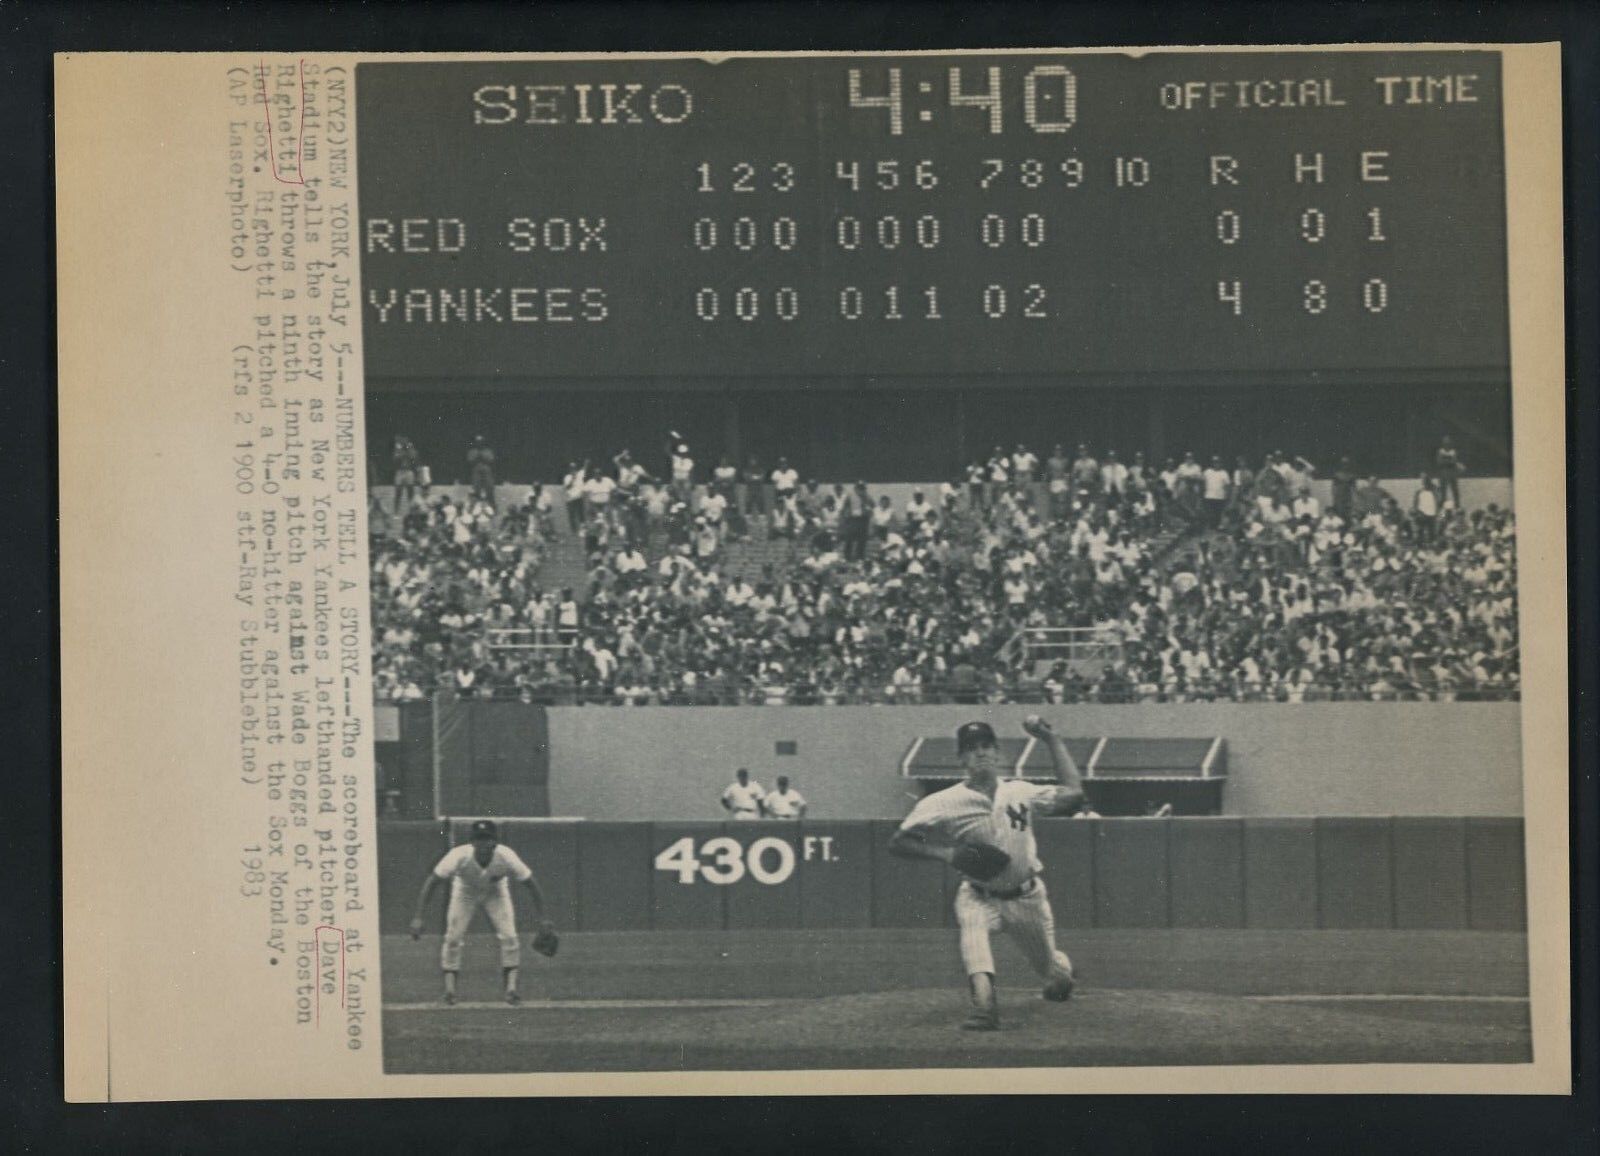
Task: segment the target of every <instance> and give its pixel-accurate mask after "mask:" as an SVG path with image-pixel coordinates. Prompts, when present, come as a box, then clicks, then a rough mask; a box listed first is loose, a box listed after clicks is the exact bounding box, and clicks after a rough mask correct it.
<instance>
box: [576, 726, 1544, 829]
mask: <svg viewBox="0 0 1600 1156" xmlns="http://www.w3.org/2000/svg"><path fill="white" fill-rule="evenodd" d="M1030 709H1038V708H1023V707H1014V706H1013V707H968V706H832V707H826V706H823V707H798V706H797V707H553V708H550V709H549V741H550V767H551V771H550V803H551V813H552V814H555V815H572V816H582V817H584V818H588V819H604V820H638V819H657V820H685V821H693V820H706V819H711V818H715V817H716V816H717V815H718V814H719V806H718V802H717V800H718V798H719V797H720V796H721V793H722V789H723V788H724V787H725V786H727V784H728V782H729V781H730V780H731V779H732V778H733V772H734V770H735V769H737V768H738V767H741V766H742V767H748V768H749V769H750V772H751V774H752V775H754V776H755V778H756V779H757V780H759V781H760V782H761V783H762V784H763V785H765V786H767V787H768V788H770V787H771V786H772V783H773V779H774V778H775V777H776V776H777V775H779V774H787V775H789V776H790V778H791V779H792V780H793V781H794V783H795V784H796V786H797V787H798V788H799V789H800V791H801V793H802V794H804V795H805V796H806V798H807V799H808V800H809V802H810V804H811V811H810V815H811V817H812V818H814V819H857V818H890V817H895V818H898V817H899V816H902V815H904V814H905V813H906V811H908V810H909V809H910V806H911V802H912V797H914V796H916V795H917V794H919V793H920V792H919V787H920V784H918V783H915V782H908V781H907V780H905V779H903V778H901V777H900V774H899V770H898V768H899V765H900V760H901V758H902V757H903V756H904V754H905V752H906V749H907V748H908V747H909V746H910V745H911V742H912V741H913V740H914V739H916V738H917V737H918V736H920V735H945V734H951V733H953V732H954V731H955V728H956V727H957V726H958V725H960V724H961V723H962V722H964V721H966V720H967V719H969V718H973V717H986V718H989V719H991V720H992V721H993V722H994V724H995V726H996V728H997V729H999V730H1000V731H1001V733H1003V734H1017V733H1020V729H1021V718H1022V715H1023V713H1024V711H1025V710H1030ZM1519 711H1520V706H1519V704H1517V703H1514V702H1475V703H1299V704H1295V703H1175V704H1164V705H1149V704H1142V705H1138V704H1136V705H1115V706H1112V705H1084V706H1070V707H1046V708H1043V713H1044V714H1045V716H1046V717H1047V718H1049V719H1051V720H1052V721H1053V722H1054V723H1055V725H1056V729H1057V730H1059V731H1061V732H1063V733H1064V734H1069V735H1116V736H1119V737H1128V738H1168V737H1171V738H1198V737H1206V736H1212V735H1220V736H1222V738H1223V739H1224V740H1226V742H1227V766H1228V784H1227V787H1226V789H1225V791H1224V794H1223V809H1224V812H1225V813H1226V814H1228V815H1238V816H1252V817H1257V816H1259V817H1265V816H1282V815H1456V816H1469V815H1484V816H1487V815H1520V814H1521V813H1522V776H1521V741H1520V722H1519ZM788 744H793V746H792V748H790V747H789V746H788ZM780 745H782V749H792V750H793V751H794V753H793V754H783V755H780V754H778V753H777V751H778V750H779V749H780Z"/></svg>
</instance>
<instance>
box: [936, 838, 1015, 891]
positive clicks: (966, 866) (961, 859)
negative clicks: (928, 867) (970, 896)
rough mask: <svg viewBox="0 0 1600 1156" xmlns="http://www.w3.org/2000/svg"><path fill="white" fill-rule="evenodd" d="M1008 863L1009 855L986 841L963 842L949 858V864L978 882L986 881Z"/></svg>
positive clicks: (1009, 862) (1002, 869)
mask: <svg viewBox="0 0 1600 1156" xmlns="http://www.w3.org/2000/svg"><path fill="white" fill-rule="evenodd" d="M1010 864H1011V856H1010V855H1007V854H1006V853H1005V852H1004V851H1002V850H1000V848H998V847H993V846H990V845H989V844H988V843H963V844H962V845H961V846H959V847H957V848H956V853H955V857H954V858H952V859H951V860H950V866H952V867H954V868H955V869H956V870H957V871H959V872H961V874H963V875H966V876H968V877H969V878H972V879H976V880H977V881H978V882H979V883H987V882H988V881H989V880H990V879H993V878H994V877H995V876H996V875H998V874H1000V872H1002V871H1004V870H1005V869H1006V868H1007V867H1008V866H1010Z"/></svg>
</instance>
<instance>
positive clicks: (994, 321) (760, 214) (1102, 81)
mask: <svg viewBox="0 0 1600 1156" xmlns="http://www.w3.org/2000/svg"><path fill="white" fill-rule="evenodd" d="M356 83H357V108H358V121H357V125H358V136H359V180H360V183H359V196H360V217H361V245H362V256H361V260H362V281H363V284H362V297H363V310H364V324H365V342H366V359H367V361H366V364H367V373H368V377H369V379H370V380H372V381H373V382H374V385H375V388H379V389H381V388H383V386H384V383H385V382H396V381H405V380H407V379H410V380H422V379H426V380H430V381H434V382H438V383H441V384H448V383H450V382H454V381H462V382H467V381H473V382H479V383H483V382H489V381H496V380H499V381H505V382H523V383H526V384H528V385H530V386H533V387H537V385H538V384H539V383H540V382H551V381H563V382H568V383H570V382H572V381H575V380H581V381H584V382H590V383H593V384H594V385H596V386H603V385H604V383H605V382H606V381H607V380H620V379H635V380H636V379H640V378H647V379H658V380H663V381H665V380H670V379H691V380H700V381H704V380H711V379H730V380H739V381H744V380H752V379H764V378H772V379H789V378H794V377H797V376H804V377H811V378H834V379H858V380H860V381H861V382H863V383H870V382H871V381H873V380H882V379H889V380H892V379H894V378H904V377H907V376H912V377H915V378H917V379H919V380H927V379H932V378H938V377H948V376H956V375H965V376H968V377H985V378H988V377H995V378H1004V377H1008V376H1012V377H1027V378H1030V379H1041V378H1042V379H1050V380H1060V381H1062V382H1070V381H1072V380H1074V379H1081V380H1092V381H1096V382H1106V381H1116V380H1122V379H1124V378H1126V379H1129V380H1151V381H1162V382H1172V383H1182V382H1190V381H1194V382H1203V381H1206V380H1217V379H1225V378H1227V377H1229V376H1232V375H1240V374H1244V375H1249V376H1252V377H1255V378H1260V379H1265V380H1269V381H1275V382H1278V381H1281V382H1284V383H1293V382H1318V381H1327V380H1339V379H1349V378H1360V377H1363V376H1368V377H1370V376H1374V375H1377V376H1379V377H1380V378H1381V379H1382V380H1385V381H1392V382H1394V383H1397V384H1403V383H1404V382H1406V381H1408V380H1417V381H1428V382H1450V381H1455V380H1460V381H1464V382H1466V381H1471V382H1484V381H1494V382H1499V381H1503V380H1504V379H1505V376H1506V372H1507V366H1508V339H1507V300H1506V254H1505V179H1504V150H1503V145H1502V135H1503V134H1502V107H1501V86H1500V70H1499V57H1498V56H1497V54H1495V53H1492V52H1459V51H1452V52H1443V51H1441V52H1342V53H1341V52H1336V53H1316V54H1309V53H1307V54H1300V53H1282V52H1262V53H1149V54H1143V55H1138V56H1134V55H1127V54H1111V53H1083V54H1079V53H1026V54H993V55H965V54H963V55H944V54H933V55H904V56H894V55H885V56H877V55H862V56H812V57H798V58H797V57H732V58H699V57H693V58H691V57H683V58H660V59H648V60H639V59H626V58H624V59H615V60H604V59H596V60H586V61H579V60H559V61H515V60H504V61H495V62H482V61H478V62H463V63H425V64H408V63H371V64H363V65H361V66H359V67H358V70H357V78H356Z"/></svg>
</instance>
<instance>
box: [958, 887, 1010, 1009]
mask: <svg viewBox="0 0 1600 1156" xmlns="http://www.w3.org/2000/svg"><path fill="white" fill-rule="evenodd" d="M955 907H956V924H957V926H958V927H960V929H961V964H962V966H963V967H964V968H966V972H967V984H968V989H969V993H968V994H969V996H970V998H971V1000H972V1014H971V1015H969V1016H968V1017H967V1019H966V1020H965V1021H964V1022H963V1023H962V1025H961V1026H962V1028H964V1029H966V1030H967V1031H994V1030H995V1029H996V1028H998V1027H999V1026H1000V1005H999V1001H998V1000H997V998H996V996H995V990H994V952H993V951H992V950H991V948H990V945H989V937H990V936H991V935H992V934H994V932H996V931H998V930H999V929H1000V914H999V912H998V911H997V910H996V909H995V904H994V901H993V900H990V899H984V898H981V897H980V896H978V895H976V894H974V893H973V891H972V889H971V888H970V887H968V886H967V885H966V884H962V886H961V888H960V889H959V890H958V891H957V892H956V904H955Z"/></svg>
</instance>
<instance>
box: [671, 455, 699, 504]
mask: <svg viewBox="0 0 1600 1156" xmlns="http://www.w3.org/2000/svg"><path fill="white" fill-rule="evenodd" d="M672 489H673V491H674V492H675V493H676V494H677V495H678V500H679V501H680V502H687V501H689V500H690V499H691V498H692V497H693V494H694V458H692V457H690V456H689V444H688V443H687V442H679V443H678V448H677V449H676V450H674V451H673V453H672Z"/></svg>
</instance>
